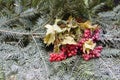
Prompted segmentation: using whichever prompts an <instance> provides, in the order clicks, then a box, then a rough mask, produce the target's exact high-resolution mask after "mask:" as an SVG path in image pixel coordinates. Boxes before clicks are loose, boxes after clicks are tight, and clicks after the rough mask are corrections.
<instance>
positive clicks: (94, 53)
mask: <svg viewBox="0 0 120 80" xmlns="http://www.w3.org/2000/svg"><path fill="white" fill-rule="evenodd" d="M99 35H100V29H96V30H95V31H94V32H93V34H92V33H91V31H90V30H89V29H87V30H85V31H84V34H83V38H82V39H81V40H80V41H79V42H78V47H79V49H80V50H81V51H82V53H83V54H82V57H83V59H84V60H86V61H87V60H89V59H91V58H97V57H100V52H101V51H102V49H103V47H102V46H97V47H96V48H94V49H93V50H91V51H90V52H89V53H84V52H83V44H84V43H85V42H86V41H87V40H88V39H92V41H93V42H96V41H98V40H99Z"/></svg>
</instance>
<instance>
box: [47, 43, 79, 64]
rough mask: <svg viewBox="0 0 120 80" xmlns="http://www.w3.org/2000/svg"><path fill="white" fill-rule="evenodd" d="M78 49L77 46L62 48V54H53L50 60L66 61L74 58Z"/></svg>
mask: <svg viewBox="0 0 120 80" xmlns="http://www.w3.org/2000/svg"><path fill="white" fill-rule="evenodd" d="M77 49H78V47H77V46H76V45H69V44H67V45H65V46H63V47H62V48H61V52H60V53H51V54H50V58H49V60H50V61H51V62H53V61H62V60H65V59H66V58H67V57H72V56H75V55H76V54H77Z"/></svg>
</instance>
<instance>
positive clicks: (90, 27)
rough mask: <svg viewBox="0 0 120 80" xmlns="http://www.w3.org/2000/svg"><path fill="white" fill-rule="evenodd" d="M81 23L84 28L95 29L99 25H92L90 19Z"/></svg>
mask: <svg viewBox="0 0 120 80" xmlns="http://www.w3.org/2000/svg"><path fill="white" fill-rule="evenodd" d="M79 25H80V27H81V28H82V29H93V30H95V29H96V28H97V27H98V26H97V25H92V24H91V22H90V21H86V22H84V23H80V24H79Z"/></svg>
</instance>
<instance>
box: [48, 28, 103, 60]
mask: <svg viewBox="0 0 120 80" xmlns="http://www.w3.org/2000/svg"><path fill="white" fill-rule="evenodd" d="M99 35H100V29H96V30H95V31H94V32H92V31H91V30H90V29H86V30H84V34H83V37H82V39H80V40H79V41H78V43H77V45H73V44H66V45H64V46H62V47H61V51H60V53H51V54H50V59H49V60H50V61H51V62H54V61H62V60H65V59H66V58H68V57H72V56H75V55H77V52H78V50H80V51H81V52H82V58H83V59H84V60H86V61H88V60H90V59H92V58H98V57H100V52H101V51H102V49H103V47H102V46H97V47H95V48H94V49H93V50H90V51H89V53H85V52H84V51H83V45H84V44H85V42H86V41H88V40H89V39H90V40H92V42H93V43H95V42H96V41H98V40H99Z"/></svg>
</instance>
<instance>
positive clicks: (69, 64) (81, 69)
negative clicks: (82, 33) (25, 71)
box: [0, 0, 120, 80]
mask: <svg viewBox="0 0 120 80" xmlns="http://www.w3.org/2000/svg"><path fill="white" fill-rule="evenodd" d="M116 1H118V2H117V3H116ZM118 3H120V1H119V0H0V42H1V43H3V42H5V43H7V44H12V45H15V46H18V45H20V46H21V47H26V46H27V44H29V43H32V42H34V43H35V44H36V46H37V49H38V51H40V49H39V45H38V43H39V41H36V39H37V38H39V39H41V40H42V39H43V37H44V35H45V32H46V30H45V28H44V26H45V24H47V23H53V21H54V20H55V18H61V19H66V18H68V16H70V15H72V16H74V17H76V18H77V17H80V18H82V19H84V20H87V19H90V20H92V21H93V24H94V23H97V24H99V25H100V26H101V28H102V30H103V31H102V32H101V39H100V42H99V44H101V45H104V47H105V49H104V50H103V52H102V58H100V59H96V60H90V61H88V62H85V61H83V60H81V58H78V57H76V59H74V58H71V59H68V60H66V61H63V62H60V63H52V64H50V66H52V67H53V69H54V70H52V71H53V73H51V74H50V73H49V74H50V75H49V74H48V75H47V77H48V76H52V75H59V76H60V77H61V80H62V77H63V75H65V74H66V73H69V72H70V73H71V74H70V75H67V76H69V77H68V78H69V80H71V79H72V78H71V77H72V76H73V77H74V79H73V80H76V79H79V80H118V79H117V77H116V76H115V75H114V73H113V72H112V71H111V69H110V68H109V67H108V65H107V64H106V63H105V61H104V59H103V58H104V57H115V58H116V57H119V56H120V50H119V49H120V5H119V4H118ZM107 48H108V49H107ZM40 57H41V58H42V60H43V64H44V66H45V68H46V72H47V70H48V67H47V62H46V61H45V59H44V56H43V54H40ZM76 60H77V61H76ZM99 62H100V63H99ZM99 66H106V67H107V71H108V72H110V74H111V75H112V77H108V76H107V77H106V76H102V77H98V76H97V75H95V72H99V69H97V68H98V67H99ZM0 75H1V74H0ZM0 79H1V77H0ZM63 80H64V78H63Z"/></svg>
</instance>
